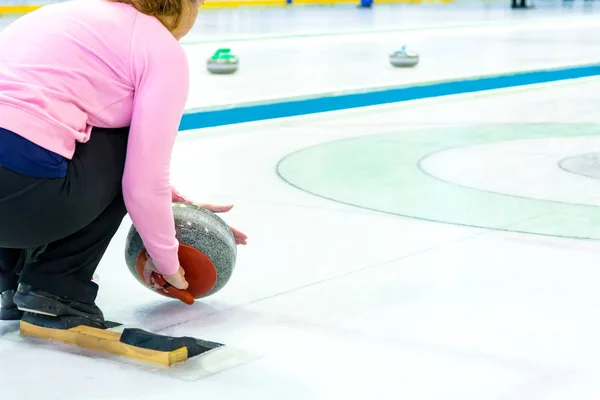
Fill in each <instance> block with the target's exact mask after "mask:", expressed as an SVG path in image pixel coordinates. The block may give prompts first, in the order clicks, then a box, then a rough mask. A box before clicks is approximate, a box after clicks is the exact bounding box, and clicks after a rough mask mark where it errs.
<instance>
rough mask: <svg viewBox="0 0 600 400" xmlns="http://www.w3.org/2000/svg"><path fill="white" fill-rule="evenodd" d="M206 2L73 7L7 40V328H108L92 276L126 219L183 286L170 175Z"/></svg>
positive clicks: (3, 90) (1, 127)
mask: <svg viewBox="0 0 600 400" xmlns="http://www.w3.org/2000/svg"><path fill="white" fill-rule="evenodd" d="M199 3H200V0H120V1H108V0H75V1H68V2H65V3H59V4H55V5H50V6H46V7H43V8H41V9H39V10H37V11H35V12H33V13H31V14H28V15H26V16H24V17H22V18H20V19H18V20H17V21H15V22H14V23H12V24H11V25H10V26H9V27H8V28H6V29H5V30H3V31H2V32H0V292H1V293H2V294H1V296H2V298H1V300H2V303H1V304H2V309H1V313H0V319H19V318H21V317H22V318H23V319H27V318H31V319H35V318H36V317H35V316H36V315H38V316H39V315H47V316H49V317H48V320H49V321H53V322H52V323H55V324H56V325H57V326H65V324H66V325H73V324H75V325H77V324H88V325H93V326H99V327H102V326H104V322H105V321H104V317H103V314H102V311H101V310H100V309H99V308H98V307H97V306H96V304H95V299H96V295H97V291H98V286H97V285H96V284H95V283H94V282H92V276H93V274H94V271H95V270H96V267H97V266H98V263H99V262H100V259H101V258H102V257H103V255H104V252H105V251H106V248H107V247H108V245H109V243H110V241H111V239H112V237H113V236H114V234H115V233H116V231H117V229H118V228H119V225H120V224H121V222H122V220H123V217H124V216H125V215H126V214H127V213H129V215H130V217H131V219H132V221H133V223H134V225H135V226H136V228H137V230H138V231H139V233H140V235H141V237H142V239H143V241H144V244H145V246H146V248H147V250H148V253H149V254H150V256H151V258H152V263H151V264H149V265H148V266H147V268H149V269H153V270H156V271H158V272H160V273H161V274H163V276H164V277H165V279H166V280H167V281H168V282H169V283H171V284H173V285H174V286H176V287H178V288H182V289H183V288H186V287H187V282H186V281H185V278H184V275H183V273H182V269H181V267H180V266H179V262H178V257H177V249H178V245H179V244H178V242H177V240H176V238H175V227H174V218H173V213H172V208H171V202H172V201H184V202H187V200H186V199H184V198H183V197H181V196H180V195H179V194H178V193H177V192H175V191H174V190H173V189H172V187H171V185H170V179H169V164H170V159H171V152H172V149H173V146H174V142H175V136H176V134H177V130H178V126H179V122H180V119H181V116H182V113H183V111H184V106H185V103H186V100H187V95H188V84H189V81H188V80H189V72H188V64H187V59H186V55H185V53H184V51H183V49H182V48H181V46H180V45H179V42H178V40H179V39H180V38H182V37H183V36H184V35H186V34H187V33H188V32H189V30H190V29H191V27H192V26H193V24H194V22H195V20H196V16H197V13H198V8H199V6H200V4H199ZM228 208H230V207H226V208H225V209H223V210H218V209H213V210H214V211H226V210H227V209H228ZM234 233H235V235H236V239H237V242H238V244H244V243H245V239H246V237H245V236H244V235H243V234H242V233H240V232H238V231H234ZM22 311H27V312H26V313H25V314H24V315H22Z"/></svg>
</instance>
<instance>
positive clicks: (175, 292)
mask: <svg viewBox="0 0 600 400" xmlns="http://www.w3.org/2000/svg"><path fill="white" fill-rule="evenodd" d="M152 276H153V277H154V280H155V281H156V283H158V284H159V285H160V286H162V287H163V289H165V290H166V291H167V292H169V293H170V294H171V295H172V296H173V297H176V298H178V299H179V300H181V301H183V302H184V303H185V304H189V305H192V304H194V296H192V295H191V294H190V293H189V292H187V291H185V290H181V289H177V288H176V287H175V286H173V285H171V284H170V283H169V282H167V281H166V280H165V278H164V277H163V276H162V275H160V274H157V273H156V272H153V273H152Z"/></svg>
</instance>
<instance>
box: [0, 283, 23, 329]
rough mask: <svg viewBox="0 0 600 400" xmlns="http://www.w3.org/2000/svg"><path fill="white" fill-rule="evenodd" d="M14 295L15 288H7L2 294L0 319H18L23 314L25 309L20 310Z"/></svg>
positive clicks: (0, 298) (0, 296)
mask: <svg viewBox="0 0 600 400" xmlns="http://www.w3.org/2000/svg"><path fill="white" fill-rule="evenodd" d="M14 295H15V291H14V290H6V291H4V292H2V294H0V307H1V308H0V320H2V321H18V320H20V319H21V317H22V316H23V311H20V310H19V309H18V308H17V305H16V304H15V302H14V301H13V297H14Z"/></svg>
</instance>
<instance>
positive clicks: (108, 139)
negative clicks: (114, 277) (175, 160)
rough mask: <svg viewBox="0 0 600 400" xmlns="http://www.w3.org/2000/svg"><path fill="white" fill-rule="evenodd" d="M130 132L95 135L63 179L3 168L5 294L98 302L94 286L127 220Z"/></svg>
mask: <svg viewBox="0 0 600 400" xmlns="http://www.w3.org/2000/svg"><path fill="white" fill-rule="evenodd" d="M128 133H129V129H128V128H120V129H101V128H96V129H94V130H93V131H92V134H91V138H90V140H89V141H88V142H87V143H85V144H78V145H77V148H76V151H75V155H74V157H73V159H72V160H71V161H70V162H69V167H68V171H67V176H66V177H65V178H61V179H45V178H35V177H30V176H25V175H21V174H18V173H15V172H13V171H10V170H7V169H4V168H2V167H0V292H2V291H4V290H7V289H11V288H12V289H15V288H16V286H17V282H19V281H20V282H23V283H26V284H29V285H32V286H34V287H35V288H37V289H40V290H43V291H46V292H49V293H52V294H54V295H57V296H64V297H67V298H69V299H71V300H75V301H80V302H84V303H93V302H94V301H95V299H96V295H97V293H98V286H97V285H96V284H95V283H94V282H92V281H91V279H92V277H93V274H94V271H95V270H96V268H97V266H98V264H99V262H100V260H101V258H102V257H103V255H104V253H105V251H106V249H107V247H108V245H109V243H110V241H111V240H112V237H113V236H114V234H115V233H116V231H117V229H118V228H119V226H120V225H121V222H122V221H123V218H124V217H125V215H126V214H127V211H126V209H125V204H124V202H123V194H122V191H121V181H122V177H123V170H124V167H125V155H126V151H127V137H128Z"/></svg>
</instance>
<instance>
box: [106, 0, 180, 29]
mask: <svg viewBox="0 0 600 400" xmlns="http://www.w3.org/2000/svg"><path fill="white" fill-rule="evenodd" d="M113 1H116V2H119V3H124V4H129V5H131V6H132V7H133V8H135V9H136V10H138V11H139V12H141V13H144V14H147V15H151V16H153V17H158V18H159V19H160V21H161V22H162V23H163V24H164V25H165V26H166V27H167V29H169V30H173V29H175V28H177V26H178V25H179V23H180V22H181V17H182V15H183V12H184V11H185V10H184V9H183V7H184V6H183V3H184V1H186V0H113ZM164 17H166V18H167V20H165V18H164ZM167 24H168V25H167ZM169 25H170V26H169Z"/></svg>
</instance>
